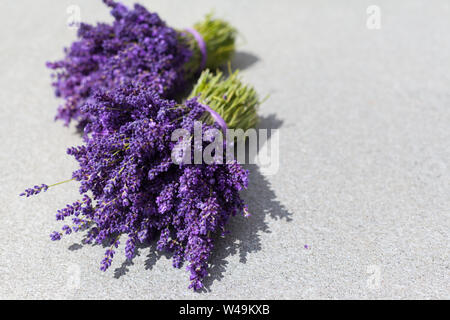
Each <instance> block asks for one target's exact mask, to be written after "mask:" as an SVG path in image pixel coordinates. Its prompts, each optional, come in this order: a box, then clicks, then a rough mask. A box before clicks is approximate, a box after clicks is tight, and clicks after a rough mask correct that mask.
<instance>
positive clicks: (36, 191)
mask: <svg viewBox="0 0 450 320" xmlns="http://www.w3.org/2000/svg"><path fill="white" fill-rule="evenodd" d="M73 180H74V179H70V180H66V181H61V182H58V183H55V184H52V185H46V184H41V185H40V186H39V185H36V186H34V187H33V188H28V189H26V190H25V191H24V192H22V193H21V194H19V196H20V197H23V196H26V197H27V198H28V197H30V196H33V195H37V194H39V193H41V192H42V191H44V192H46V191H47V190H48V189H49V188H51V187H55V186H58V185H60V184H63V183H67V182H70V181H73Z"/></svg>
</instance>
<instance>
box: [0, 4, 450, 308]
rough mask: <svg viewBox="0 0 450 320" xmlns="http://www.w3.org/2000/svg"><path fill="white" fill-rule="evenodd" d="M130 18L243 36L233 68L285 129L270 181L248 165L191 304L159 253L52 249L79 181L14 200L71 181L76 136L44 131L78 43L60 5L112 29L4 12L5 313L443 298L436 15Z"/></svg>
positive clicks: (443, 51)
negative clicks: (175, 302)
mask: <svg viewBox="0 0 450 320" xmlns="http://www.w3.org/2000/svg"><path fill="white" fill-rule="evenodd" d="M126 3H127V4H131V1H126ZM141 3H143V4H145V5H146V6H147V7H148V8H149V9H150V10H153V11H157V12H159V13H160V15H161V16H162V17H163V18H164V19H166V20H167V22H168V23H169V24H170V25H172V26H174V27H179V28H183V27H186V26H190V25H191V24H193V23H194V22H195V21H196V20H198V19H200V18H201V17H202V16H203V14H204V13H206V12H208V11H210V10H211V9H215V13H216V15H218V16H221V17H225V18H227V19H229V20H230V21H231V22H232V23H233V24H234V25H236V26H237V27H238V28H239V30H240V31H241V33H242V35H243V36H244V37H242V38H240V40H239V52H238V54H237V55H236V58H235V59H234V61H233V66H234V67H239V68H241V69H242V70H243V74H244V77H245V79H246V80H247V81H249V82H251V83H252V84H254V85H255V86H256V88H258V90H259V92H260V93H261V95H266V94H270V99H269V100H268V101H267V102H266V103H265V104H264V105H263V106H262V107H261V116H262V121H261V126H262V127H265V128H278V129H279V130H280V131H279V133H280V168H279V172H278V173H277V174H276V175H268V176H264V175H263V174H262V173H261V170H259V169H258V168H257V167H254V166H252V167H251V168H250V169H251V174H252V180H251V184H250V189H249V190H248V191H247V192H245V194H244V195H243V196H244V197H245V199H246V200H247V201H248V203H249V205H250V208H251V211H252V213H253V217H252V218H251V219H250V220H248V221H247V220H244V219H243V218H239V217H238V218H236V219H234V221H233V222H232V223H231V225H230V229H231V232H232V233H231V235H230V237H228V238H227V239H221V240H219V242H218V245H217V250H216V253H215V255H214V257H213V259H212V260H211V263H212V266H211V276H210V277H209V278H208V280H207V281H206V285H207V291H206V292H203V293H193V292H190V291H188V290H187V286H188V275H187V273H186V271H185V270H184V268H183V269H180V270H176V269H173V268H172V266H171V261H170V257H168V256H165V255H162V256H160V255H155V253H154V250H153V249H154V247H153V246H150V247H149V246H144V247H142V248H140V249H139V253H138V256H137V257H136V258H135V259H134V261H133V262H132V263H126V262H125V259H124V256H123V254H119V255H118V256H117V257H116V259H115V262H114V263H113V265H112V267H111V268H110V270H109V271H108V272H106V273H103V272H101V271H100V270H99V261H100V259H101V257H102V255H103V251H104V249H103V248H102V247H100V246H95V247H92V246H81V245H80V239H81V237H80V236H72V237H68V238H66V239H65V240H63V241H62V242H57V243H53V242H51V241H50V240H49V237H48V235H49V233H50V232H51V231H53V230H54V229H55V228H57V227H60V225H59V224H58V223H56V221H55V219H54V213H55V212H56V210H57V209H59V208H61V207H63V206H65V204H66V203H68V202H69V201H72V200H76V199H77V197H78V192H77V184H76V183H73V184H66V185H62V186H60V187H58V188H55V189H53V190H49V191H48V192H47V193H45V194H43V195H41V196H39V197H36V198H29V199H23V198H19V197H18V194H19V193H20V192H21V191H22V190H23V189H25V188H26V187H29V186H32V185H34V184H36V183H43V182H45V183H49V184H51V183H54V182H57V181H61V180H64V179H66V178H67V177H70V175H71V171H72V170H73V169H74V168H75V167H76V166H75V163H74V161H73V160H72V159H71V158H70V157H69V156H67V155H66V154H65V149H66V148H67V147H69V146H73V145H77V144H79V143H80V141H81V138H80V136H79V135H77V134H76V132H75V130H74V129H73V128H69V129H67V128H64V127H62V126H61V123H55V122H53V116H54V114H55V109H56V108H57V105H58V103H59V102H58V100H57V99H56V98H54V96H53V92H52V89H51V88H50V85H49V83H50V80H49V71H48V70H46V68H45V67H44V63H45V61H47V60H54V59H57V58H60V57H61V56H62V48H63V46H65V45H68V44H69V43H70V42H71V41H72V40H73V39H75V30H73V29H70V28H68V27H67V20H68V18H69V15H68V14H67V12H66V9H67V8H68V7H69V5H72V4H73V5H77V6H79V8H80V9H81V18H82V20H83V21H87V22H95V21H110V17H109V15H108V10H107V9H106V8H105V7H104V6H103V5H102V4H101V1H99V0H96V1H93V0H71V1H67V0H58V1H54V0H40V1H32V0H20V1H18V0H2V1H1V2H0V108H1V109H0V112H1V113H0V134H1V150H2V151H1V153H0V167H1V174H0V237H1V239H0V298H2V299H6V298H26V299H36V298H44V299H53V298H62V299H80V298H87V299H93V298H100V299H112V298H114V299H130V298H132V299H172V298H187V299H217V298H218V299H265V298H270V299H288V298H289V299H309V298H325V299H329V298H332V299H337V298H344V299H349V298H357V299H365V298H375V299H378V298H446V299H448V298H450V288H449V284H450V281H449V278H450V277H449V271H450V270H449V230H450V217H449V212H450V179H449V178H450V162H449V159H450V147H449V144H450V36H449V31H450V3H449V2H448V1H446V0H441V1H438V0H435V1H426V0H423V1H419V0H411V1H406V0H405V1H400V0H398V1H388V0H384V1H381V0H371V1H365V0H353V1H350V0H347V1H333V0H328V1H325V0H314V1H313V0H309V1H297V0H296V1H294V0H292V1H288V0H280V1H261V0H258V1H257V0H252V1H250V0H249V1H238V0H233V1H228V0H227V1H210V0H204V1H186V0H152V1H150V0H141ZM369 5H377V6H378V7H379V8H380V9H381V28H380V29H379V30H371V29H368V28H367V25H366V23H367V19H368V17H369V15H368V14H367V12H366V10H367V8H368V6H369ZM305 245H306V246H307V247H305Z"/></svg>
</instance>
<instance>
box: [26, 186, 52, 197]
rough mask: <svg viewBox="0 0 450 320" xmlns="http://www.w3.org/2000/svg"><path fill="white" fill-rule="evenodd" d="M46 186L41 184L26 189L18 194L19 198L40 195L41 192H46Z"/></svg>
mask: <svg viewBox="0 0 450 320" xmlns="http://www.w3.org/2000/svg"><path fill="white" fill-rule="evenodd" d="M47 190H48V185H46V184H41V185H40V186H38V185H36V186H34V187H33V188H28V189H26V190H25V191H24V192H22V193H21V194H20V196H21V197H23V196H26V197H27V198H28V197H30V196H33V195H36V194H39V193H41V191H44V192H45V191H47Z"/></svg>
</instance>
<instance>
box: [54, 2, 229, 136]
mask: <svg viewBox="0 0 450 320" xmlns="http://www.w3.org/2000/svg"><path fill="white" fill-rule="evenodd" d="M103 2H104V3H105V4H106V5H107V6H109V7H110V8H111V15H112V16H113V17H114V21H113V23H112V24H106V23H98V24H97V25H88V24H85V23H82V24H81V25H80V28H79V30H78V38H79V39H78V40H77V41H76V42H74V43H72V45H71V46H70V48H67V49H65V55H66V56H65V58H64V59H63V60H60V61H56V62H49V63H47V66H48V67H49V68H50V69H53V70H55V73H54V74H53V75H52V77H53V78H54V81H53V87H54V88H55V94H56V96H57V97H61V98H63V99H64V104H63V105H61V106H60V107H59V109H58V112H57V115H56V119H60V120H63V121H64V122H65V124H66V125H68V124H69V123H70V121H72V120H76V121H77V122H78V125H77V126H78V128H79V129H84V128H85V126H86V125H87V124H88V123H90V122H91V121H92V119H93V118H94V117H95V115H93V114H90V113H89V112H88V109H83V106H84V105H85V104H86V103H91V102H93V101H95V98H94V94H95V93H96V92H97V91H98V90H111V89H113V88H115V87H116V86H119V85H122V84H124V83H127V82H130V81H133V82H140V83H142V85H144V86H145V87H147V88H150V89H152V90H153V91H155V92H156V93H158V94H160V95H161V96H164V97H173V96H174V95H175V94H177V93H179V92H180V91H181V90H182V89H183V88H184V86H185V84H186V82H187V81H188V80H189V79H190V78H192V77H193V76H194V75H195V74H196V73H197V72H198V71H199V67H200V65H201V61H202V60H203V58H204V57H202V56H201V53H200V48H199V44H198V43H197V40H196V39H195V37H194V36H193V35H191V34H189V33H188V32H184V31H182V32H178V31H176V30H175V29H173V28H170V27H168V26H167V25H166V24H165V22H164V21H162V20H161V19H160V17H159V16H158V15H157V14H156V13H151V12H149V11H147V9H145V7H143V6H141V5H139V4H135V5H134V8H133V9H128V8H127V7H125V6H124V5H122V4H120V3H117V2H115V1H111V0H103ZM196 27H197V29H199V30H200V31H199V32H200V33H202V34H203V37H204V38H205V39H204V40H205V41H206V42H207V43H206V49H207V52H205V53H204V54H207V55H208V57H209V58H208V59H207V62H208V63H207V65H206V66H207V67H211V68H216V67H217V65H220V64H222V63H223V62H225V61H228V59H229V58H230V56H231V54H232V53H233V52H234V39H235V33H236V31H235V30H234V28H231V27H230V26H229V25H228V24H227V23H225V22H223V21H220V20H211V19H210V17H207V19H206V21H205V22H203V23H202V24H198V25H196ZM107 104H108V102H107V101H105V107H107Z"/></svg>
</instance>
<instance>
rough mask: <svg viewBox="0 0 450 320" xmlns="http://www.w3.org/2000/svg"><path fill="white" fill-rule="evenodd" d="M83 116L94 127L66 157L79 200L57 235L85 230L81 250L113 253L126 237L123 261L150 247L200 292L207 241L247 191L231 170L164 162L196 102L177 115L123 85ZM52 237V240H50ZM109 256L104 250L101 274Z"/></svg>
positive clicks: (188, 125) (139, 89) (62, 215)
mask: <svg viewBox="0 0 450 320" xmlns="http://www.w3.org/2000/svg"><path fill="white" fill-rule="evenodd" d="M106 105H107V106H108V107H105V106H106ZM88 108H89V109H90V112H91V114H96V115H97V119H99V121H95V122H92V123H91V124H90V125H89V126H90V127H91V128H92V130H93V133H92V134H91V135H89V136H86V137H85V143H84V145H83V146H80V147H77V148H70V149H69V150H68V153H69V154H70V155H72V156H74V158H75V159H76V160H77V161H78V163H79V169H78V170H76V171H75V172H74V173H73V178H74V179H76V180H78V181H80V183H81V187H80V192H81V193H82V194H85V196H84V198H83V201H76V202H75V203H73V204H71V205H68V206H66V208H64V209H62V210H60V211H58V214H57V219H58V220H63V219H66V218H68V217H72V218H73V221H74V224H75V226H74V227H73V228H72V229H70V228H69V227H68V226H64V227H63V230H62V231H63V233H66V234H69V233H71V231H69V230H73V231H78V230H80V229H81V228H79V226H80V224H82V223H83V224H86V225H89V226H90V232H89V233H88V236H87V239H86V241H87V242H92V241H94V242H96V243H103V242H104V241H110V239H117V240H116V242H114V245H113V246H117V245H118V244H117V242H118V241H119V240H118V239H120V236H121V235H127V237H128V239H127V241H126V246H125V254H126V256H127V258H128V259H131V258H132V257H133V255H134V251H135V247H136V244H137V243H139V242H143V241H146V240H148V239H155V240H157V249H158V250H166V251H170V252H172V253H173V265H174V267H180V266H181V264H182V263H183V262H184V261H186V263H187V269H188V270H189V272H190V273H191V276H190V279H191V285H190V288H193V289H195V290H199V289H201V288H202V280H203V278H204V277H205V276H207V274H208V272H207V268H208V259H209V257H210V255H211V252H212V250H213V247H214V244H213V237H214V234H216V233H223V231H224V230H225V225H226V223H227V222H228V220H229V218H230V217H231V216H233V215H235V214H236V212H239V211H240V212H243V210H244V209H245V206H244V203H243V201H242V200H241V198H240V196H239V191H240V190H242V189H243V188H246V187H247V183H248V172H247V171H246V170H244V169H243V168H242V167H241V166H240V165H239V164H237V163H231V164H211V165H207V164H201V165H193V164H192V165H190V164H174V163H173V162H172V161H171V152H172V150H173V148H174V144H173V143H172V142H171V134H172V132H173V131H174V130H176V129H178V128H181V127H183V128H185V129H187V130H190V132H191V133H192V134H193V130H194V125H193V122H194V121H196V120H199V119H200V118H201V116H202V115H203V114H204V113H205V111H204V109H203V107H202V106H201V105H200V103H199V102H198V101H197V99H196V98H194V99H191V100H189V101H187V102H186V103H185V105H184V107H179V105H177V103H176V102H175V101H169V100H164V99H162V98H160V96H159V95H158V94H155V92H154V91H153V90H151V89H150V88H145V87H143V86H140V85H137V84H135V85H132V84H128V85H124V86H120V87H118V88H116V89H115V90H111V91H108V92H104V93H101V94H97V95H95V101H93V102H92V103H90V104H89V105H88ZM117 110H120V111H117ZM214 126H215V125H204V126H203V128H202V130H205V131H206V130H208V129H211V128H212V127H214ZM217 128H218V127H217ZM104 131H107V132H108V134H101V132H104ZM86 193H91V194H92V195H93V200H94V201H95V204H94V201H92V200H91V198H90V197H88V196H87V195H86ZM60 237H61V234H59V233H54V234H53V236H52V239H53V238H54V239H56V238H60ZM113 256H114V250H112V249H111V250H110V249H108V251H107V252H106V254H105V257H104V258H103V260H102V261H101V270H107V269H108V268H109V266H110V265H111V263H112V259H113Z"/></svg>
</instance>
